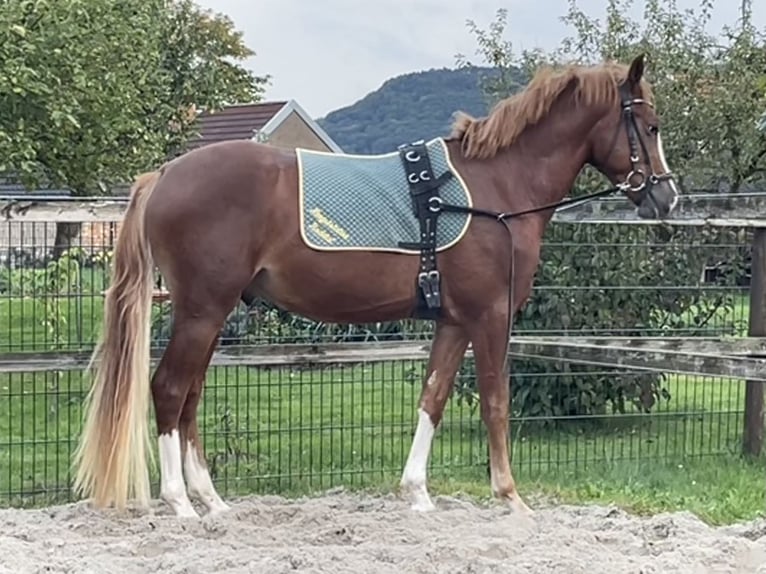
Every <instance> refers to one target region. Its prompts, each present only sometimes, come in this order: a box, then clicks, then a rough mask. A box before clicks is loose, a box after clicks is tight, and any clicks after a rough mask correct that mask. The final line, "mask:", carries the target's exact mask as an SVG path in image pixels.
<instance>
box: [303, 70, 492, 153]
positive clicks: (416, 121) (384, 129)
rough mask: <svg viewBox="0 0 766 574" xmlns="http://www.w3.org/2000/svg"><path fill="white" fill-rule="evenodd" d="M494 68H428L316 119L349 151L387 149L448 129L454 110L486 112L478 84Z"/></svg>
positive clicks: (392, 81)
mask: <svg viewBox="0 0 766 574" xmlns="http://www.w3.org/2000/svg"><path fill="white" fill-rule="evenodd" d="M488 74H489V75H491V74H493V70H492V68H481V67H471V68H462V69H458V70H454V69H432V70H426V71H421V72H413V73H410V74H404V75H402V76H397V77H395V78H391V79H389V80H387V81H386V82H385V83H384V84H383V85H382V86H381V87H380V88H379V89H377V90H376V91H374V92H371V93H369V94H367V95H366V96H365V97H364V98H362V99H361V100H359V101H357V102H356V103H354V104H352V105H350V106H346V107H344V108H340V109H338V110H335V111H333V112H330V113H329V114H327V116H325V117H324V118H321V119H319V120H317V121H318V123H319V124H320V125H321V126H322V128H324V130H325V131H327V133H328V134H329V135H330V137H331V138H333V139H334V140H335V141H336V142H337V143H338V145H340V146H341V147H342V148H343V150H344V151H345V152H347V153H360V154H366V153H386V152H390V151H394V150H395V149H396V147H397V146H398V145H400V144H402V143H406V142H409V141H414V140H418V139H425V140H428V139H430V138H433V137H437V136H442V135H446V134H447V133H449V128H450V124H451V122H452V117H453V114H454V113H455V112H456V111H458V110H463V111H465V112H467V113H469V114H472V115H476V116H481V115H485V114H486V113H487V109H488V106H487V100H486V99H485V97H484V95H483V93H482V91H481V87H480V82H481V80H482V78H484V77H487V75H488Z"/></svg>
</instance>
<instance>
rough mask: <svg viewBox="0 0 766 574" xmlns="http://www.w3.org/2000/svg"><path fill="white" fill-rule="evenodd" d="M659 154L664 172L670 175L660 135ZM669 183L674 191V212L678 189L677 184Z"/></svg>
mask: <svg viewBox="0 0 766 574" xmlns="http://www.w3.org/2000/svg"><path fill="white" fill-rule="evenodd" d="M657 153H658V154H659V156H660V163H661V164H662V171H663V172H664V173H668V172H669V171H670V167H668V160H667V159H665V150H664V149H663V148H662V136H661V135H660V134H659V133H658V134H657ZM668 183H669V184H670V189H672V190H673V195H674V198H673V204H672V205H671V206H670V211H673V208H674V207H675V206H676V204H677V203H678V188H676V182H675V181H673V180H672V179H671V180H668Z"/></svg>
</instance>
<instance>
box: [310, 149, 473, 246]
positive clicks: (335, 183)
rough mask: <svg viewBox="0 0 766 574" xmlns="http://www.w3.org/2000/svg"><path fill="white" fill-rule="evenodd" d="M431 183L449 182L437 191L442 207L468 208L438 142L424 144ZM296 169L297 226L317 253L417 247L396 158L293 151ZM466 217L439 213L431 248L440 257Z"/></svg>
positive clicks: (457, 177) (468, 198) (464, 190)
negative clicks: (445, 176)
mask: <svg viewBox="0 0 766 574" xmlns="http://www.w3.org/2000/svg"><path fill="white" fill-rule="evenodd" d="M426 145H427V147H428V153H429V158H430V160H431V169H432V170H433V174H434V177H439V176H440V175H441V174H442V173H444V172H445V171H451V172H452V174H453V176H454V177H451V178H449V179H447V182H446V183H445V184H444V185H442V186H441V187H440V188H439V195H440V196H441V197H442V199H443V200H444V202H445V203H450V204H453V205H461V206H466V207H470V206H472V200H471V195H470V192H469V190H468V188H467V186H466V185H465V182H463V180H462V178H461V177H460V174H459V173H458V172H457V170H455V168H454V167H453V166H452V164H451V162H450V160H449V151H448V150H447V146H446V144H445V143H444V140H443V139H441V138H436V139H433V140H431V141H429V142H428V143H427V144H426ZM296 153H297V156H298V169H299V186H300V189H299V208H300V226H301V236H302V237H303V241H304V242H305V243H306V244H307V245H308V246H309V247H311V248H313V249H318V250H321V251H348V250H359V251H389V252H394V253H407V254H411V253H419V251H418V250H411V249H403V248H401V247H399V245H398V244H399V242H400V241H404V242H412V243H416V242H418V241H420V224H419V223H418V219H417V217H416V216H415V212H414V211H413V207H412V199H411V196H410V190H409V186H408V184H407V178H406V173H405V171H404V166H403V165H402V160H401V158H400V156H399V152H391V153H387V154H382V155H350V154H340V153H330V152H320V151H314V150H307V149H302V148H298V149H296ZM470 218H471V215H470V214H468V213H454V212H443V213H442V214H440V215H439V218H438V220H437V224H436V245H437V250H438V251H443V250H444V249H448V248H449V247H452V246H453V245H455V244H456V243H457V242H458V241H459V240H460V239H461V238H462V237H463V235H465V232H466V230H467V229H468V225H469V223H470Z"/></svg>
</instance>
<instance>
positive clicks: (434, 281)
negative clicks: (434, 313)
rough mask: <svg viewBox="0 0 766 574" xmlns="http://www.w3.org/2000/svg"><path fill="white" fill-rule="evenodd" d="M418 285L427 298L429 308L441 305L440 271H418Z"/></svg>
mask: <svg viewBox="0 0 766 574" xmlns="http://www.w3.org/2000/svg"><path fill="white" fill-rule="evenodd" d="M418 285H419V286H420V288H421V289H422V290H423V295H424V296H425V298H426V305H428V307H429V308H434V307H439V306H440V305H441V294H440V292H439V271H437V270H436V269H433V270H431V271H421V272H420V273H418Z"/></svg>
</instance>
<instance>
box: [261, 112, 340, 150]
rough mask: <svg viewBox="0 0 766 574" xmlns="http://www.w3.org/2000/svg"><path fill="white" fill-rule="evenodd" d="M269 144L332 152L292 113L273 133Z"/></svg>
mask: <svg viewBox="0 0 766 574" xmlns="http://www.w3.org/2000/svg"><path fill="white" fill-rule="evenodd" d="M268 143H270V144H271V145H274V146H278V147H285V148H291V149H295V148H296V147H302V148H306V149H313V150H317V151H332V150H330V148H329V147H327V145H325V143H324V142H323V141H322V140H321V139H319V136H318V135H317V134H316V133H314V130H312V129H311V128H310V127H308V126H307V125H306V122H304V121H303V120H302V119H301V117H300V116H299V115H298V114H296V113H295V112H292V113H290V115H289V116H287V119H286V120H285V121H283V122H282V123H281V124H280V125H279V127H278V128H277V129H276V130H274V131H273V132H272V133H271V135H270V136H269V139H268Z"/></svg>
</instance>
